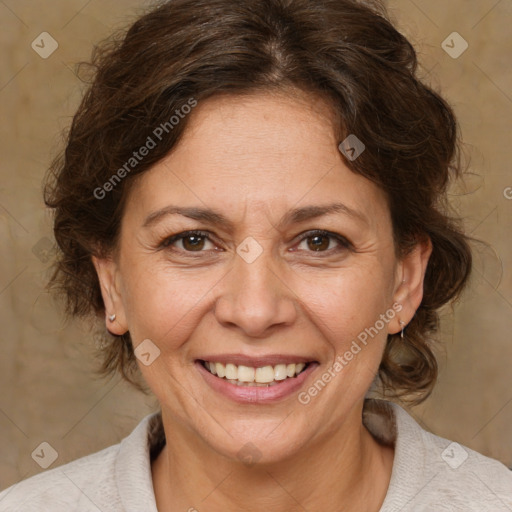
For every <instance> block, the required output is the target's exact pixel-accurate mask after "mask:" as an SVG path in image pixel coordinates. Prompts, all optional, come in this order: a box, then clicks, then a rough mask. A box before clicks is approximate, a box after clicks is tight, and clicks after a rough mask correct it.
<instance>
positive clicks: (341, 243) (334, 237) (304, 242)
mask: <svg viewBox="0 0 512 512" xmlns="http://www.w3.org/2000/svg"><path fill="white" fill-rule="evenodd" d="M351 248H352V244H351V243H350V242H349V241H348V240H347V239H346V238H345V237H344V236H342V235H339V234H337V233H331V232H329V231H322V230H315V231H310V232H308V233H305V234H304V235H303V236H302V237H301V239H300V243H299V245H298V246H297V249H299V250H301V251H306V252H325V253H329V254H331V253H333V252H336V251H344V250H347V249H351Z"/></svg>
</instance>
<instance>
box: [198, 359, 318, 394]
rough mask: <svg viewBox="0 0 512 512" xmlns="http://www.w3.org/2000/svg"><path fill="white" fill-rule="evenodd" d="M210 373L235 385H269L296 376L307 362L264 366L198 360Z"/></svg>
mask: <svg viewBox="0 0 512 512" xmlns="http://www.w3.org/2000/svg"><path fill="white" fill-rule="evenodd" d="M199 362H200V363H201V364H202V365H203V367H204V368H205V369H206V370H208V371H209V372H210V373H211V374H212V375H215V376H216V377H218V378H219V379H224V380H225V381H226V382H229V383H230V384H233V385H235V386H253V387H270V386H276V385H278V384H281V383H283V382H284V381H286V380H288V379H294V378H296V377H298V376H299V375H300V374H301V373H302V372H304V371H306V370H307V368H308V366H309V365H310V364H313V362H308V363H302V362H298V363H287V364H285V363H279V364H276V365H273V366H272V365H265V366H258V367H253V366H245V365H242V364H240V365H236V364H234V363H221V362H213V361H203V360H200V361H199Z"/></svg>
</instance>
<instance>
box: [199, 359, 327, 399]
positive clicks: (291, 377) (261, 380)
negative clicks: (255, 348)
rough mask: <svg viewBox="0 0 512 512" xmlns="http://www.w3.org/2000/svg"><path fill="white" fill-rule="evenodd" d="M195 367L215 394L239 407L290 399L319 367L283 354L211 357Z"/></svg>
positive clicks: (316, 364) (315, 362) (314, 362)
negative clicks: (236, 403)
mask: <svg viewBox="0 0 512 512" xmlns="http://www.w3.org/2000/svg"><path fill="white" fill-rule="evenodd" d="M195 364H196V367H197V369H198V371H199V373H200V374H201V376H202V377H203V379H204V381H205V383H206V384H207V385H208V386H209V387H210V388H211V389H212V390H213V391H214V392H216V393H219V394H221V395H223V396H224V397H226V398H228V399H230V400H234V401H235V402H238V403H241V404H270V403H275V402H278V401H281V400H284V399H288V398H291V397H293V396H294V394H296V393H298V392H299V391H300V389H301V388H302V387H303V386H305V385H306V383H307V381H308V379H309V377H310V376H311V375H312V373H313V372H314V371H315V370H316V369H317V368H318V367H319V363H318V362H317V361H312V360H309V361H308V360H307V359H305V358H302V357H299V356H283V355H281V356H279V355H273V356H267V357H252V358H250V357H246V356H242V355H237V354H232V355H229V356H228V355H224V356H211V357H205V359H196V361H195Z"/></svg>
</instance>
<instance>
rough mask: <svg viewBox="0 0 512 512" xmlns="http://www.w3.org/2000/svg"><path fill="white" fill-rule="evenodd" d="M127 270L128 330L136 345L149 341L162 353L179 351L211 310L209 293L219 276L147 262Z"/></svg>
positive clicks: (126, 304) (211, 272) (133, 264)
mask: <svg viewBox="0 0 512 512" xmlns="http://www.w3.org/2000/svg"><path fill="white" fill-rule="evenodd" d="M129 269H130V270H129V271H128V272H127V273H126V277H125V278H124V282H125V288H124V304H125V308H126V316H127V319H128V320H127V321H128V330H129V331H130V333H131V336H132V339H133V340H134V343H135V344H137V343H138V342H139V341H141V340H143V339H146V338H149V339H151V340H152V341H154V342H155V343H156V344H157V345H159V347H160V348H161V349H163V348H166V349H167V348H169V349H175V348H178V347H179V346H180V345H181V344H183V343H184V342H185V341H186V340H187V338H188V337H189V335H190V334H191V333H192V331H193V329H194V327H195V326H196V325H197V322H198V317H199V316H201V315H204V312H205V308H206V309H207V308H209V307H210V305H209V304H208V301H209V297H210V296H209V293H208V292H209V291H211V290H212V289H214V287H215V284H216V283H217V282H218V281H219V278H220V277H221V275H222V274H220V273H219V272H218V271H211V270H209V271H206V270H204V271H193V272H191V271H190V270H176V269H170V268H169V267H167V266H166V265H162V264H160V263H155V262H153V261H150V258H148V260H147V261H144V260H141V261H138V262H132V264H131V266H129ZM163 342H165V343H163Z"/></svg>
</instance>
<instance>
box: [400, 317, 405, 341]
mask: <svg viewBox="0 0 512 512" xmlns="http://www.w3.org/2000/svg"><path fill="white" fill-rule="evenodd" d="M400 325H401V326H402V332H401V333H400V338H402V339H403V337H404V328H405V327H404V326H405V322H404V321H403V320H400Z"/></svg>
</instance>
